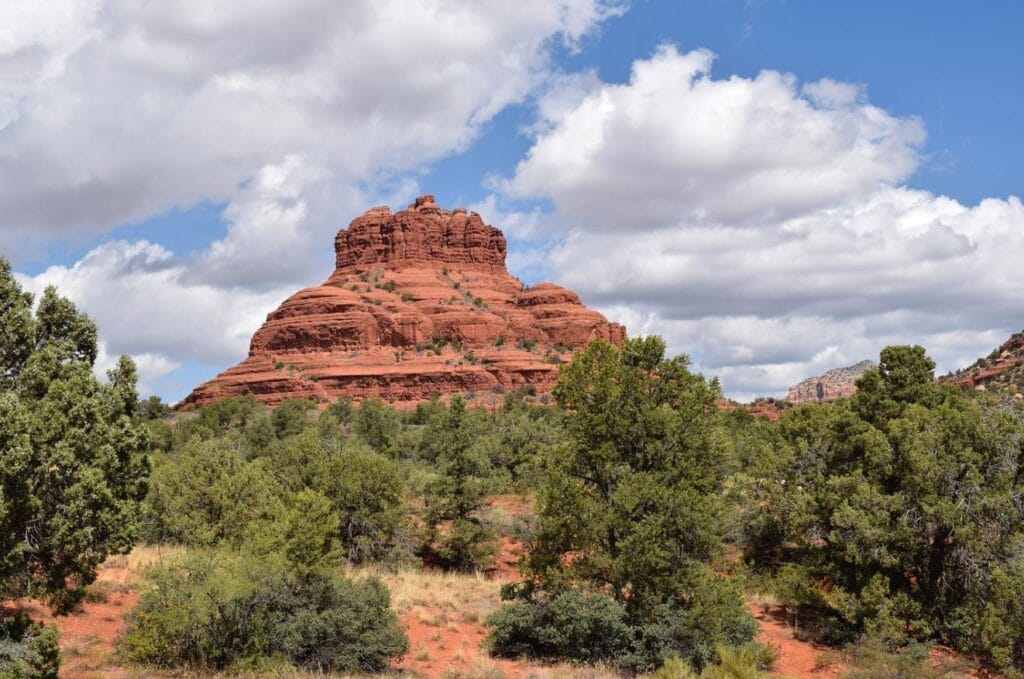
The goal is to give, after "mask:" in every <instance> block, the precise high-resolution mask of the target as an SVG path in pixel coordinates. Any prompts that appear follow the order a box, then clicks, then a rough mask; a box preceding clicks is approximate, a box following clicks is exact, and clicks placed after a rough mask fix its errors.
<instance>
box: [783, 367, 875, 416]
mask: <svg viewBox="0 0 1024 679" xmlns="http://www.w3.org/2000/svg"><path fill="white" fill-rule="evenodd" d="M877 365H878V364H877V363H875V362H874V361H861V362H860V363H856V364H854V365H851V366H849V367H846V368H836V369H835V370H829V371H828V372H827V373H825V374H824V375H819V376H817V377H810V378H808V379H806V380H804V381H803V382H801V383H800V384H798V385H796V386H795V387H791V388H790V390H789V393H788V394H787V395H786V401H787V402H789V403H790V404H792V405H800V404H803V403H824V402H826V401H834V400H836V399H837V398H843V397H845V396H852V395H853V394H854V392H856V391H857V385H856V382H857V378H859V377H860V376H861V375H863V374H864V373H865V372H867V371H868V370H870V369H871V368H874V367H877Z"/></svg>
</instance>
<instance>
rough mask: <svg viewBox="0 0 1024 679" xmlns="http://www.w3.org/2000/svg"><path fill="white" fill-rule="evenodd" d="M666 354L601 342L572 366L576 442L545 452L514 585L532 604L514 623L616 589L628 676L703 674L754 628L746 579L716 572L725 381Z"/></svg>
mask: <svg viewBox="0 0 1024 679" xmlns="http://www.w3.org/2000/svg"><path fill="white" fill-rule="evenodd" d="M664 352H665V344H664V342H663V341H662V340H661V338H658V337H648V338H639V339H632V340H628V341H627V342H626V343H625V344H624V346H622V347H621V348H620V347H616V346H614V345H611V344H609V343H607V342H603V341H594V342H592V343H591V344H590V345H589V346H587V347H586V349H584V350H583V351H581V352H579V353H577V354H576V355H575V356H574V357H573V360H572V362H571V363H569V364H568V365H566V366H563V368H562V370H561V373H560V374H559V379H558V384H557V386H556V387H555V389H554V395H555V398H556V399H557V401H558V403H559V404H560V405H561V406H562V407H563V408H564V409H565V411H566V413H567V416H566V420H565V427H566V433H567V440H566V441H565V442H564V443H562V444H560V445H557V446H555V447H554V448H553V449H552V450H551V451H550V454H549V456H548V465H547V469H546V472H547V482H546V483H545V485H544V487H543V489H542V492H541V497H540V529H539V533H538V535H537V537H536V540H535V542H534V544H533V546H532V549H531V551H530V554H529V557H528V559H527V561H526V564H525V567H526V575H527V580H526V583H525V584H524V585H521V586H519V587H517V588H515V589H516V591H515V592H510V594H512V593H514V594H518V595H519V596H520V597H521V598H523V599H525V601H526V603H525V604H522V603H521V604H512V606H525V607H526V608H524V609H523V611H521V612H520V613H519V614H517V615H515V616H511V618H510V619H524V618H526V619H528V618H529V617H530V615H537V614H539V612H541V611H543V610H544V608H545V606H546V605H547V604H545V602H546V601H560V600H561V599H560V597H561V596H564V593H566V592H569V591H572V590H573V589H577V588H583V589H586V590H591V591H592V592H595V593H601V595H602V596H609V597H611V600H612V601H613V602H614V604H615V605H616V606H618V607H621V609H622V612H623V613H622V615H623V618H622V620H623V621H624V622H625V624H627V625H629V626H630V628H631V630H632V632H631V635H630V639H631V642H630V650H629V652H628V653H623V654H621V658H620V659H619V660H617V662H618V663H619V664H621V665H623V666H624V667H625V668H627V669H630V670H632V671H641V670H649V669H653V668H656V667H658V666H659V665H661V664H662V663H663V662H664V661H665V660H666V659H667V658H669V657H672V656H681V657H683V658H684V659H686V660H687V662H689V663H691V664H692V665H693V666H694V667H696V668H698V669H700V668H702V667H703V666H705V665H707V664H708V663H710V662H713V661H714V660H715V659H716V657H717V655H716V652H715V648H716V646H717V645H718V644H722V643H724V644H728V645H741V644H745V643H748V642H750V641H752V639H753V636H754V632H755V630H756V625H755V623H754V621H753V619H752V618H751V617H750V615H749V614H748V613H747V612H746V610H745V608H744V605H743V599H742V596H741V593H740V591H739V589H738V587H737V586H736V585H735V584H734V583H732V582H730V581H728V580H726V579H725V578H724V577H722V576H720V575H718V574H716V573H715V572H714V571H713V570H712V569H711V568H710V566H709V562H710V561H711V560H712V559H714V558H715V557H717V556H718V555H719V554H720V553H721V552H722V549H723V546H724V545H723V541H722V533H723V530H724V526H723V514H724V510H725V506H724V503H723V502H722V500H721V498H720V491H721V485H722V482H723V478H724V475H725V471H726V465H725V460H726V454H727V445H726V441H725V438H724V436H723V430H722V427H721V425H720V421H719V418H720V414H719V413H718V409H717V406H716V402H717V400H718V398H719V395H720V394H719V389H718V385H717V384H716V383H713V382H712V383H708V382H706V381H705V380H704V378H703V377H701V376H700V375H696V374H693V373H691V372H690V371H689V369H688V360H687V358H686V357H685V356H681V357H677V358H672V359H666V358H665V357H664ZM552 597H553V598H552ZM605 609H607V606H602V607H601V610H602V611H604V610H605ZM531 610H533V611H537V612H538V613H533V614H531V613H530V611H531ZM607 617H608V616H607V614H606V613H602V618H603V619H607ZM497 620H498V621H499V622H500V621H501V620H502V618H501V616H498V618H497ZM493 634H494V636H493V637H492V639H496V638H500V637H501V636H502V634H503V630H502V629H501V628H500V626H498V627H495V629H494V633H493ZM537 641H538V642H542V640H541V639H539V638H538V639H537Z"/></svg>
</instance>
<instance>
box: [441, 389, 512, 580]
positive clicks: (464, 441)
mask: <svg viewBox="0 0 1024 679" xmlns="http://www.w3.org/2000/svg"><path fill="white" fill-rule="evenodd" d="M475 418H476V416H475V415H472V414H471V413H469V412H468V411H467V410H466V404H465V402H464V401H463V400H462V398H461V397H459V396H454V397H453V398H452V400H451V404H450V405H449V407H448V410H447V412H446V413H444V415H443V416H442V417H440V418H435V419H434V420H432V424H433V425H434V426H432V427H428V431H427V432H426V433H425V434H424V436H425V438H426V437H429V438H431V439H432V442H431V444H430V445H431V447H432V448H433V449H435V450H436V451H438V452H437V455H438V459H437V469H438V475H437V476H436V478H434V480H433V481H432V482H431V483H430V484H429V485H428V488H427V493H426V497H425V500H424V502H425V515H426V520H427V524H428V526H429V527H430V531H429V536H428V544H427V547H426V549H427V552H428V554H429V555H430V556H431V557H432V558H434V559H436V560H437V561H439V562H440V563H441V564H442V565H444V566H446V567H449V568H455V569H458V570H473V569H474V568H479V567H481V566H484V565H486V563H487V562H488V561H489V560H490V558H491V557H492V556H493V555H494V552H495V551H496V545H495V543H494V535H493V533H492V531H490V530H489V529H488V528H487V527H486V526H484V524H483V522H482V521H481V518H480V510H481V509H482V508H483V506H484V503H485V501H486V498H487V494H488V491H489V488H490V485H491V482H490V479H489V477H490V472H491V470H490V463H489V460H488V459H487V456H486V455H485V454H484V453H483V452H482V451H481V450H480V449H479V448H478V447H475V446H473V443H474V440H475V439H474V436H473V431H474V421H475Z"/></svg>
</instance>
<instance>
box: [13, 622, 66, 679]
mask: <svg viewBox="0 0 1024 679" xmlns="http://www.w3.org/2000/svg"><path fill="white" fill-rule="evenodd" d="M59 668H60V652H59V651H58V650H57V628H56V627H43V626H42V625H39V624H38V623H34V622H31V621H29V619H28V618H26V617H25V616H19V617H16V618H9V619H5V620H3V621H0V679H57V670H58V669H59Z"/></svg>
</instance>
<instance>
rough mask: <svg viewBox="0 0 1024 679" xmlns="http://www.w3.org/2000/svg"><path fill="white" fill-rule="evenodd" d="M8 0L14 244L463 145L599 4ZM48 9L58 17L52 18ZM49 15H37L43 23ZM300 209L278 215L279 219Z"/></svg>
mask: <svg viewBox="0 0 1024 679" xmlns="http://www.w3.org/2000/svg"><path fill="white" fill-rule="evenodd" d="M56 7H57V3H35V2H22V1H20V0H19V1H17V2H13V3H4V5H3V7H2V8H0V26H3V27H5V28H2V29H0V69H3V70H5V71H8V70H13V71H16V73H17V76H18V77H16V78H11V79H4V80H3V81H2V82H4V83H5V84H4V85H3V89H2V90H0V205H3V206H4V209H5V215H4V216H5V225H6V226H5V227H4V229H3V231H2V232H0V238H2V239H3V240H2V242H0V245H3V247H4V249H5V250H6V251H7V252H12V251H14V250H16V248H17V246H18V244H19V241H21V240H24V238H25V237H26V236H28V235H33V234H34V235H36V236H37V237H38V234H39V233H40V232H41V231H49V232H51V233H53V232H56V233H61V232H63V233H64V234H65V235H66V234H67V232H68V231H71V230H74V231H75V232H76V233H81V232H83V231H89V232H98V231H103V230H106V229H109V228H110V227H112V226H114V225H117V224H120V223H124V222H130V221H133V220H138V219H142V218H145V217H148V216H151V215H154V214H158V213H160V212H162V211H164V210H166V209H169V208H171V207H174V206H180V207H187V206H190V205H192V204H195V203H196V202H199V201H201V200H211V201H215V202H220V201H226V200H230V199H231V198H233V196H234V193H235V191H236V189H237V187H238V186H239V185H240V184H242V183H244V182H247V181H250V180H252V179H253V178H254V177H256V176H257V174H258V173H259V172H260V171H261V168H266V167H268V166H278V165H281V164H283V163H287V162H288V158H289V157H291V156H295V155H299V156H302V157H303V158H304V162H305V163H307V164H308V165H309V166H310V167H316V168H319V169H320V170H321V171H323V172H326V173H328V175H329V177H330V179H331V181H332V182H334V183H336V184H344V183H348V184H353V185H354V184H359V183H362V182H368V181H374V180H376V179H378V178H379V177H380V175H382V174H387V173H393V172H396V171H401V170H406V169H409V168H413V167H416V166H419V165H421V164H422V163H424V162H426V161H429V160H432V159H435V158H438V157H440V156H443V155H445V154H448V153H451V152H453V151H456V150H459V149H462V148H465V146H466V145H467V144H468V143H469V142H470V141H471V140H472V139H473V137H474V135H475V134H476V133H477V131H478V129H479V127H480V125H481V124H483V123H485V122H486V121H487V120H489V119H490V118H491V117H493V116H494V115H495V114H496V113H497V112H498V111H500V110H501V109H502V108H504V107H505V106H507V105H508V104H510V103H512V102H515V101H519V100H521V99H522V98H523V97H524V96H525V95H526V94H527V93H528V92H529V91H530V90H531V89H532V88H533V87H534V86H535V84H536V83H537V82H538V81H539V80H541V79H542V77H541V76H542V75H543V73H544V72H545V71H546V70H547V68H548V65H549V58H550V46H551V44H552V41H559V40H560V41H562V42H565V43H568V44H572V43H574V42H575V41H577V40H578V39H579V38H581V37H582V36H583V35H584V34H585V33H586V32H588V31H590V30H592V29H593V28H594V26H595V25H596V24H597V23H598V22H599V21H601V20H602V19H603V18H605V17H606V16H607V15H608V14H609V13H613V12H615V11H616V8H615V7H614V6H611V4H610V3H609V2H606V1H604V0H558V1H557V2H550V1H549V0H523V1H522V2H517V3H515V4H514V5H512V4H509V3H507V2H503V1H501V0H491V1H484V2H475V1H474V2H462V1H457V0H422V1H421V2H405V1H404V0H383V1H378V0H372V1H371V0H352V1H350V2H334V1H333V0H299V1H298V2H295V1H293V0H261V1H260V2H256V3H244V4H231V3H214V4H211V3H208V2H205V0H173V1H170V2H157V3H154V2H142V1H141V0H95V1H94V2H84V1H83V2H79V3H72V4H71V6H70V7H71V8H72V9H71V10H66V9H63V5H61V7H62V9H60V10H58V9H56ZM51 15H52V16H51ZM38 26H48V27H49V28H37V27H38ZM290 217H293V216H287V215H286V216H285V218H286V219H287V218H290Z"/></svg>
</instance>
